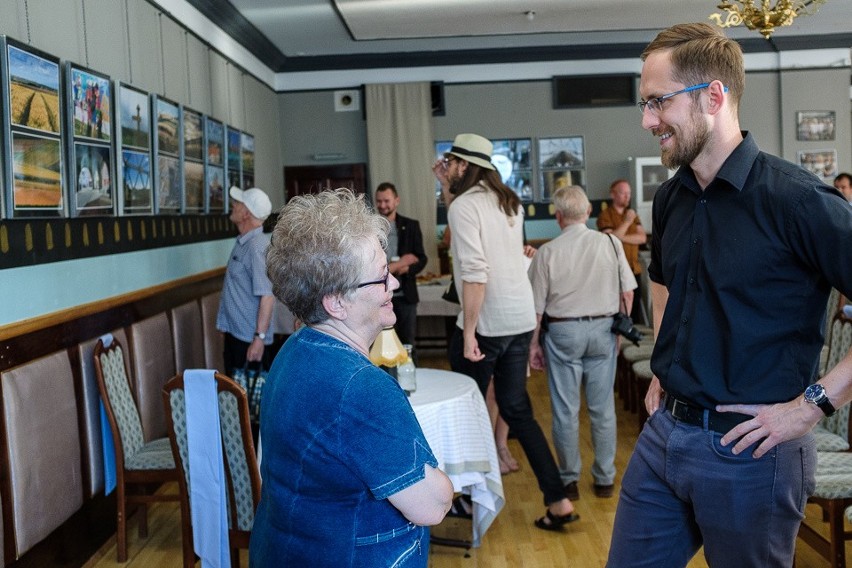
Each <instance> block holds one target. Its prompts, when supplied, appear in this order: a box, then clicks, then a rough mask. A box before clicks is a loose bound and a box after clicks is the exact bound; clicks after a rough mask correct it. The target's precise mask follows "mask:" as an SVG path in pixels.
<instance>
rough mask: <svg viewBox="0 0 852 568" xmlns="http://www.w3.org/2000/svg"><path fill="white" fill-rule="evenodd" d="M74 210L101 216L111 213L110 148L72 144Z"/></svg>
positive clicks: (79, 143)
mask: <svg viewBox="0 0 852 568" xmlns="http://www.w3.org/2000/svg"><path fill="white" fill-rule="evenodd" d="M74 160H75V163H74V185H73V190H74V204H73V205H74V210H75V212H76V213H77V214H80V215H82V214H94V213H98V214H101V215H102V214H104V213H111V212H112V210H113V193H112V187H113V183H112V148H110V147H109V146H102V145H100V144H88V143H83V142H75V143H74Z"/></svg>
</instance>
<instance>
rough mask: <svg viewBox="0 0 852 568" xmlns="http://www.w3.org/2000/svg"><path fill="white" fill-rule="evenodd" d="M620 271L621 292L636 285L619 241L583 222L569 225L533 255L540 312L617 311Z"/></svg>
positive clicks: (555, 314) (535, 297) (556, 314)
mask: <svg viewBox="0 0 852 568" xmlns="http://www.w3.org/2000/svg"><path fill="white" fill-rule="evenodd" d="M613 243H614V244H615V250H613ZM616 250H617V251H618V260H616V257H615V255H616V252H615V251H616ZM619 272H620V273H621V286H622V291H625V292H626V291H628V290H633V289H635V288H636V278H635V277H634V276H633V271H632V270H630V265H629V264H628V263H627V260H626V259H625V257H624V248H623V247H622V245H621V241H620V240H618V239H617V238H615V237H610V236H609V235H606V234H604V233H599V232H597V231H593V230H591V229H589V228H588V227H586V225H584V224H581V223H578V224H575V225H568V226H567V227H565V228H564V229H563V230H562V234H560V235H559V236H558V237H556V238H555V239H553V240H552V241H550V242H548V243H545V244H543V245H542V246H541V248H539V249H538V252H537V253H536V255H535V257H533V261H532V265H530V270H529V277H530V281H531V282H532V288H533V300H534V303H535V312H536V313H537V314H543V313H547V315H549V316H553V317H559V318H576V317H584V316H608V315H613V314H615V313H617V312H618V311H619V309H618V304H619V298H618V274H619Z"/></svg>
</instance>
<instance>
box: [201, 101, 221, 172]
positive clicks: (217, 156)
mask: <svg viewBox="0 0 852 568" xmlns="http://www.w3.org/2000/svg"><path fill="white" fill-rule="evenodd" d="M204 122H205V128H206V130H207V145H206V146H207V152H206V158H207V164H208V165H210V166H223V165H225V155H224V147H225V126H224V125H223V124H222V123H221V122H219V121H218V120H216V119H213V118H210V117H209V116H208V117H205V119H204ZM220 181H221V180H220Z"/></svg>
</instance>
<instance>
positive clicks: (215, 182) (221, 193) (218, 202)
mask: <svg viewBox="0 0 852 568" xmlns="http://www.w3.org/2000/svg"><path fill="white" fill-rule="evenodd" d="M224 180H225V170H224V169H223V168H219V167H215V166H207V195H208V203H209V207H208V211H209V212H210V213H214V212H221V211H224V210H225V188H224V185H223V182H224Z"/></svg>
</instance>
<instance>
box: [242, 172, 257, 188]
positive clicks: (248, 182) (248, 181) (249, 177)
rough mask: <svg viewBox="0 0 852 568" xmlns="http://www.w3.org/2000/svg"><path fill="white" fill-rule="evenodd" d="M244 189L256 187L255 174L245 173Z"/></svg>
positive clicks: (243, 179)
mask: <svg viewBox="0 0 852 568" xmlns="http://www.w3.org/2000/svg"><path fill="white" fill-rule="evenodd" d="M242 187H244V188H245V189H250V188H252V187H254V172H243V177H242Z"/></svg>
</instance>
